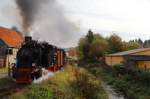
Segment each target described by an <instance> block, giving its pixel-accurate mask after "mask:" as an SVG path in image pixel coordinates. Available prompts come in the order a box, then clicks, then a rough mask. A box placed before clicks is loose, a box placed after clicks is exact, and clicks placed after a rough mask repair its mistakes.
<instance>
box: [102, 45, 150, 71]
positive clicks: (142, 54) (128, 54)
mask: <svg viewBox="0 0 150 99" xmlns="http://www.w3.org/2000/svg"><path fill="white" fill-rule="evenodd" d="M105 62H106V64H107V65H110V66H113V65H116V64H122V63H123V62H130V63H132V64H133V65H136V66H138V67H144V68H150V48H140V49H134V50H129V51H124V52H119V53H114V54H109V55H107V56H106V57H105Z"/></svg>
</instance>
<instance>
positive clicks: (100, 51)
mask: <svg viewBox="0 0 150 99" xmlns="http://www.w3.org/2000/svg"><path fill="white" fill-rule="evenodd" d="M107 49H108V43H107V41H106V40H105V39H103V38H98V37H97V36H96V39H95V40H94V41H93V43H92V45H91V50H90V54H91V56H92V57H93V59H94V60H98V59H99V58H100V57H103V56H104V55H105V54H106V52H107Z"/></svg>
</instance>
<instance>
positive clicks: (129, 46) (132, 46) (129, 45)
mask: <svg viewBox="0 0 150 99" xmlns="http://www.w3.org/2000/svg"><path fill="white" fill-rule="evenodd" d="M141 47H142V46H141V45H140V44H139V43H138V42H132V41H129V42H123V48H122V49H123V50H124V51H127V50H133V49H137V48H141Z"/></svg>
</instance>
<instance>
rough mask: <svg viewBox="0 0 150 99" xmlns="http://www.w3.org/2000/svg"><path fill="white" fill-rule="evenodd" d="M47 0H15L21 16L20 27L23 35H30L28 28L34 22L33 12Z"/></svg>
mask: <svg viewBox="0 0 150 99" xmlns="http://www.w3.org/2000/svg"><path fill="white" fill-rule="evenodd" d="M41 1H42V2H41ZM47 1H48V0H16V4H17V6H18V8H19V11H20V15H21V17H22V28H23V32H24V33H25V35H30V34H29V33H30V28H31V26H32V23H33V22H34V19H35V14H36V13H37V12H38V9H39V8H38V7H39V6H40V4H43V3H45V2H47Z"/></svg>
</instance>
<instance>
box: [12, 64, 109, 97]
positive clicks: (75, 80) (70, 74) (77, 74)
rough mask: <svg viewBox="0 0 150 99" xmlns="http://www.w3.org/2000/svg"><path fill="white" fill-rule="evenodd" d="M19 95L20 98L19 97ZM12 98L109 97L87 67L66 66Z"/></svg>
mask: <svg viewBox="0 0 150 99" xmlns="http://www.w3.org/2000/svg"><path fill="white" fill-rule="evenodd" d="M18 97H19V98H18ZM11 99H108V98H107V95H106V93H105V91H104V90H103V88H102V87H101V82H100V81H99V80H97V79H96V78H95V77H94V76H93V75H91V74H90V73H89V72H88V71H86V70H85V69H81V68H78V67H74V66H70V65H68V66H66V67H65V69H64V71H60V72H58V73H56V74H55V76H53V77H51V78H49V80H48V81H44V82H43V83H42V84H39V85H35V84H33V85H31V86H30V87H28V88H26V89H24V91H22V92H20V93H17V94H15V95H13V96H11Z"/></svg>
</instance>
